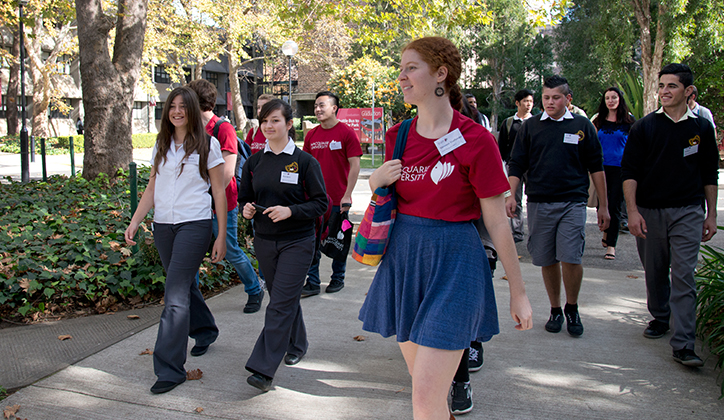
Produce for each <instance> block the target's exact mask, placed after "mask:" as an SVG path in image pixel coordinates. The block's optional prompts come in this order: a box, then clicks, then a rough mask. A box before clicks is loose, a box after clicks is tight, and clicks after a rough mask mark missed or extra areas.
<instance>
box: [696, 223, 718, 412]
mask: <svg viewBox="0 0 724 420" xmlns="http://www.w3.org/2000/svg"><path fill="white" fill-rule="evenodd" d="M719 229H722V226H719ZM701 253H702V254H703V255H704V259H703V262H702V264H701V267H700V268H699V269H698V270H697V273H696V286H697V317H696V332H697V334H698V335H699V337H701V339H702V341H703V342H704V344H705V345H706V346H707V347H709V350H710V351H711V355H712V357H713V358H714V359H715V360H716V364H715V366H716V368H718V369H719V370H721V369H722V368H724V250H722V249H721V248H715V247H712V246H710V245H703V246H702V250H701ZM720 375H721V372H720ZM719 379H721V377H720V378H719ZM721 398H724V381H722V383H721V396H720V399H721Z"/></svg>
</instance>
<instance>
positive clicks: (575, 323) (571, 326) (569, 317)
mask: <svg viewBox="0 0 724 420" xmlns="http://www.w3.org/2000/svg"><path fill="white" fill-rule="evenodd" d="M565 315H566V327H567V329H568V334H570V335H571V336H573V337H580V336H581V334H583V324H581V317H580V315H578V310H575V311H571V312H565Z"/></svg>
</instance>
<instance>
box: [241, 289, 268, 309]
mask: <svg viewBox="0 0 724 420" xmlns="http://www.w3.org/2000/svg"><path fill="white" fill-rule="evenodd" d="M263 299H264V291H263V290H262V291H260V292H259V293H257V294H255V295H249V299H248V300H247V301H246V305H245V306H244V313H245V314H253V313H254V312H259V309H261V301H262V300H263Z"/></svg>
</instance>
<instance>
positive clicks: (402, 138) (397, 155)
mask: <svg viewBox="0 0 724 420" xmlns="http://www.w3.org/2000/svg"><path fill="white" fill-rule="evenodd" d="M410 125H412V119H409V120H405V121H403V122H402V124H400V129H399V130H397V140H396V141H395V150H394V151H393V152H392V159H401V158H402V153H403V152H404V151H405V146H406V145H407V134H408V133H409V132H410Z"/></svg>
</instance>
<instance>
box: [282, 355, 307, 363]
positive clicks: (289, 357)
mask: <svg viewBox="0 0 724 420" xmlns="http://www.w3.org/2000/svg"><path fill="white" fill-rule="evenodd" d="M302 357H304V355H301V356H297V355H296V354H289V353H287V354H286V356H284V364H285V365H287V366H292V365H296V364H297V363H299V361H300V360H302Z"/></svg>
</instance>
